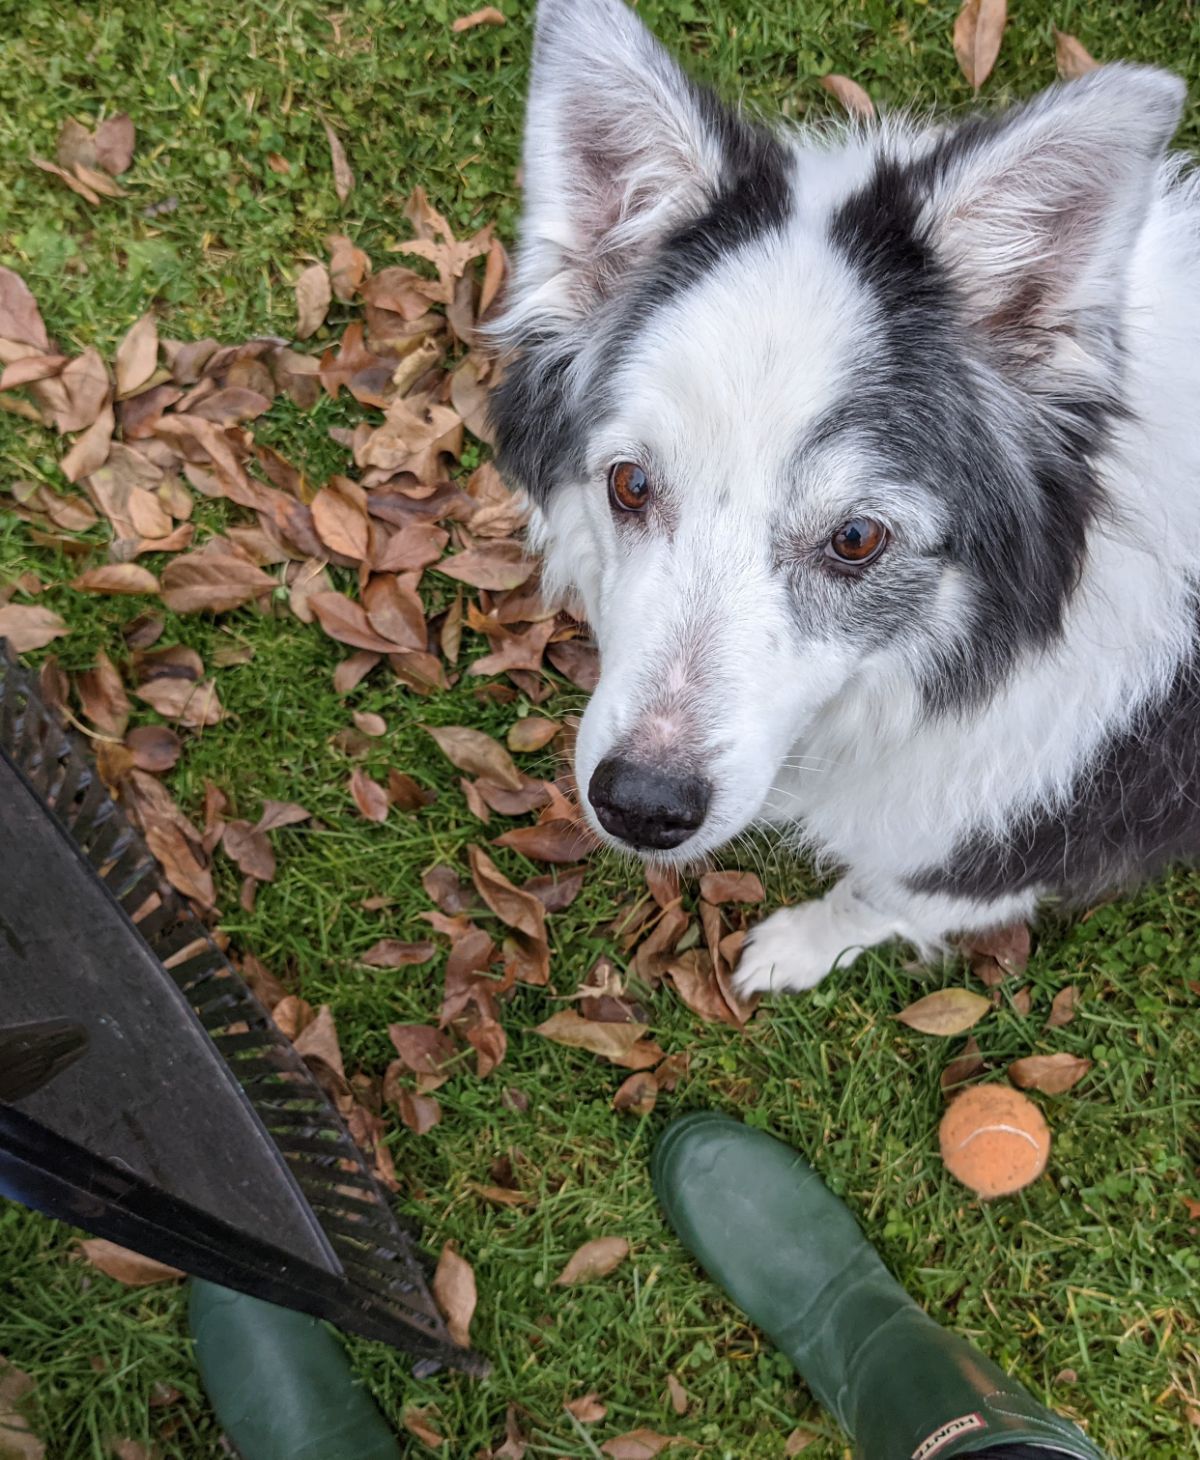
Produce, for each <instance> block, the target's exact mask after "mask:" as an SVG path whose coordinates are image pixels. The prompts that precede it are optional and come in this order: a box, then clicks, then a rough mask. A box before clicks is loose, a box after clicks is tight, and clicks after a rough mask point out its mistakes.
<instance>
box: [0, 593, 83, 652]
mask: <svg viewBox="0 0 1200 1460" xmlns="http://www.w3.org/2000/svg"><path fill="white" fill-rule="evenodd" d="M70 632H71V630H70V629H69V628H68V627H67V625H66V623H65V622H64V621H63V620H62V619H61V618H60V617H59V615H58V614H56V613H53V612H51V610H50V609H48V608H41V607H39V606H38V605H37V604H35V603H30V604H25V603H6V604H5V605H4V606H3V607H0V639H7V640H8V642H9V643H10V644H11V645H12V647H13V650H14V651H15V652H16V653H17V654H28V653H30V652H32V651H33V650H34V649H44V648H45V647H46V645H47V644H49V643H51V642H53V640H55V639H61V638H62V637H63V636H64V635H65V634H69V633H70Z"/></svg>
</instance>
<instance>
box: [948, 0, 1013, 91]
mask: <svg viewBox="0 0 1200 1460" xmlns="http://www.w3.org/2000/svg"><path fill="white" fill-rule="evenodd" d="M1006 20H1007V4H1006V0H965V3H964V4H963V7H962V9H961V10H960V11H959V12H958V18H957V19H956V20H955V22H954V54H955V56H956V57H957V58H958V64H959V66H960V67H961V69H962V73H963V75H964V76H965V77H966V78H967V81H968V82H969V83H970V84H971V86H972V87H973V88H974V90H975V91H976V93H978V91H979V88H980V87H981V86H982V85H983V83H984V82H985V81H986V80H987V79H988V77H989V76H990V75H991V74H992V67H993V66H994V65H995V64H996V58H997V57H998V56H999V54H1000V42H1001V40H1002V39H1003V37H1004V25H1005V21H1006Z"/></svg>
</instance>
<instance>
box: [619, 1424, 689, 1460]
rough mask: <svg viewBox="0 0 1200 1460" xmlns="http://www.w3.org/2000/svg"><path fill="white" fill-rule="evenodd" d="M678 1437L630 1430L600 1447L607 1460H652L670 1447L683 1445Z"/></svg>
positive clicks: (650, 1431) (649, 1431) (648, 1431)
mask: <svg viewBox="0 0 1200 1460" xmlns="http://www.w3.org/2000/svg"><path fill="white" fill-rule="evenodd" d="M684 1443H686V1442H685V1441H683V1440H681V1438H680V1437H679V1436H678V1435H660V1434H658V1433H657V1432H656V1431H655V1430H630V1431H629V1433H628V1434H624V1435H618V1436H617V1437H616V1439H615V1440H609V1441H608V1442H607V1444H604V1445H601V1446H600V1453H601V1454H602V1455H607V1456H608V1457H609V1460H654V1457H655V1456H656V1455H661V1454H662V1452H663V1451H664V1450H666V1449H668V1448H669V1447H670V1446H671V1445H679V1444H684Z"/></svg>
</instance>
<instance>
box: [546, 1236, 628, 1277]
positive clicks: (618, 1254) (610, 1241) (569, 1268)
mask: <svg viewBox="0 0 1200 1460" xmlns="http://www.w3.org/2000/svg"><path fill="white" fill-rule="evenodd" d="M628 1256H629V1243H628V1242H626V1240H625V1238H624V1237H597V1238H595V1239H594V1240H593V1241H591V1242H585V1243H584V1244H583V1246H582V1247H580V1248H579V1249H578V1250H577V1251H575V1252H574V1253H573V1254H572V1255H571V1257H570V1258H569V1260H568V1262H567V1265H566V1267H564V1268H563V1270H562V1272H560V1273H559V1275H558V1276H557V1277H556V1278H555V1279H554V1286H555V1287H556V1288H570V1287H574V1286H575V1285H576V1284H578V1283H590V1282H592V1281H594V1280H595V1279H596V1278H602V1277H607V1276H608V1274H609V1273H610V1272H615V1271H616V1270H617V1268H618V1267H620V1266H621V1264H622V1263H623V1262H624V1261H625V1259H626V1258H627V1257H628Z"/></svg>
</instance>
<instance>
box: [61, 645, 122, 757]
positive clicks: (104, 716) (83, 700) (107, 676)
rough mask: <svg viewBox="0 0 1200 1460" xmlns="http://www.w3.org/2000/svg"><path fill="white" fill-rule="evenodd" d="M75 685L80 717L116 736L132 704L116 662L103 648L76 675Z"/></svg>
mask: <svg viewBox="0 0 1200 1460" xmlns="http://www.w3.org/2000/svg"><path fill="white" fill-rule="evenodd" d="M75 688H76V689H77V690H78V692H79V701H80V704H81V706H82V708H83V714H84V718H85V719H87V720H90V721H91V722H92V724H93V725H95V726H96V728H97V729H98V730H101V731H103V733H104V734H105V735H111V736H112V737H113V738H114V739H115V740H120V739H121V737H122V736H123V735H124V734H125V730H126V728H127V726H128V725H129V716H130V714H131V712H132V707H131V706H130V703H129V696H128V695H127V694H126V693H125V686H124V685H123V684H122V683H121V676H120V674H119V673H118V672H117V668H116V665H115V664H113V662H112V660H111V659H110V658H109V657H108V655H107V654H106V653H105V652H104V650H103V649H101V650H99V651H98V652H97V654H96V664H95V667H94V668H93V669H88V670H85V671H84V672H83V673H82V674H81V675H80V676H79V678H78V679H77V680H76V682H75Z"/></svg>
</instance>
